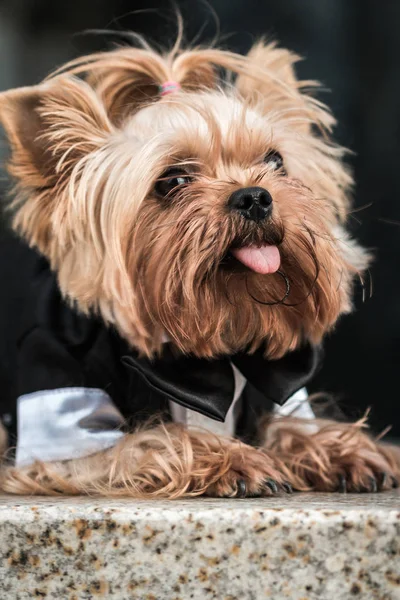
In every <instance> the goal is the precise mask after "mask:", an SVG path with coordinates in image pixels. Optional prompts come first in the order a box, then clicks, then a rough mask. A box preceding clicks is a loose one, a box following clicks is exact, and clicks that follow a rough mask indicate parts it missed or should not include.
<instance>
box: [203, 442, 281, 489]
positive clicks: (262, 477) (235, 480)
mask: <svg viewBox="0 0 400 600" xmlns="http://www.w3.org/2000/svg"><path fill="white" fill-rule="evenodd" d="M291 492H292V487H291V485H290V484H289V483H288V482H287V481H285V480H284V479H283V476H282V473H281V472H280V471H279V467H278V465H277V464H276V462H275V461H274V459H273V458H272V457H270V456H268V455H267V454H266V453H264V452H262V451H260V450H257V449H256V448H252V447H250V446H244V445H243V446H232V449H231V450H230V451H229V462H228V464H227V465H226V467H225V468H224V469H222V470H221V472H220V473H219V474H218V475H217V476H216V478H215V480H214V481H212V482H211V483H210V485H209V486H208V487H207V490H206V492H205V494H206V495H207V496H213V497H219V498H254V497H257V496H274V495H275V494H278V493H291Z"/></svg>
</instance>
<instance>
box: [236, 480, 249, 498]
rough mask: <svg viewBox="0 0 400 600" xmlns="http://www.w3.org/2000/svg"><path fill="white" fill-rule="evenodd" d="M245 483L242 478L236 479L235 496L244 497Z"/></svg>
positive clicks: (245, 491)
mask: <svg viewBox="0 0 400 600" xmlns="http://www.w3.org/2000/svg"><path fill="white" fill-rule="evenodd" d="M246 493H247V485H246V482H245V480H244V479H238V480H237V491H236V498H246Z"/></svg>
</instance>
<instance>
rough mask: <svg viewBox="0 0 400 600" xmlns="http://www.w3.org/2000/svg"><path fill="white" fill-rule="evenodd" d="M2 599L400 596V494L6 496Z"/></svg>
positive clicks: (1, 528) (1, 503)
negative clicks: (243, 497) (148, 497)
mask: <svg viewBox="0 0 400 600" xmlns="http://www.w3.org/2000/svg"><path fill="white" fill-rule="evenodd" d="M0 538H1V544H0V548H1V550H0V554H1V561H0V598H1V600H14V599H18V600H24V599H25V598H27V599H28V598H29V599H32V598H54V599H57V600H64V599H68V600H81V599H97V598H107V599H121V600H125V599H126V600H128V599H129V600H131V599H140V600H190V599H193V600H197V599H201V600H207V599H218V600H247V599H248V600H263V599H264V598H270V599H273V600H279V599H281V598H291V599H296V600H314V599H318V600H341V599H346V600H348V599H349V598H357V597H358V598H363V599H368V598H373V599H379V600H389V599H399V598H400V495H399V494H398V493H397V492H395V491H394V492H391V493H385V494H377V495H367V494H366V495H351V494H349V495H347V496H346V495H345V496H344V495H339V494H331V495H322V494H295V495H293V496H287V497H277V498H268V499H252V500H212V499H193V500H184V501H171V502H164V501H158V502H153V503H149V502H142V501H141V502H139V501H133V500H106V499H87V498H60V499H46V498H19V497H14V496H13V497H10V496H1V497H0Z"/></svg>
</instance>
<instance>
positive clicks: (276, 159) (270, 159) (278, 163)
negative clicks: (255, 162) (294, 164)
mask: <svg viewBox="0 0 400 600" xmlns="http://www.w3.org/2000/svg"><path fill="white" fill-rule="evenodd" d="M264 162H265V163H266V164H267V165H269V166H270V167H271V168H272V169H273V170H274V171H278V170H281V171H282V174H283V175H286V171H285V167H284V164H283V158H282V156H281V154H279V152H278V151H277V150H270V152H268V154H266V155H265V156H264Z"/></svg>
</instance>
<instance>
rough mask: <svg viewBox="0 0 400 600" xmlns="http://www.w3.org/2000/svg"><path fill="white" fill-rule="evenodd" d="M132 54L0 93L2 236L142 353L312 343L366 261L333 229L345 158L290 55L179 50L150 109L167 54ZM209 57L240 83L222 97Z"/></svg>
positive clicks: (260, 50)
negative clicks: (6, 184)
mask: <svg viewBox="0 0 400 600" xmlns="http://www.w3.org/2000/svg"><path fill="white" fill-rule="evenodd" d="M138 52H139V54H138ZM140 52H142V55H143V56H145V54H146V53H145V52H144V51H137V50H120V51H116V52H114V53H110V54H109V55H98V56H97V57H94V58H93V59H90V60H89V65H88V64H87V63H88V61H85V62H84V64H83V66H82V65H81V64H80V63H77V64H76V65H74V66H73V67H72V70H73V71H75V72H79V71H83V70H85V71H86V72H89V78H88V81H87V82H84V81H81V80H77V79H74V78H71V77H70V76H62V77H57V78H55V79H53V80H50V81H49V82H47V83H45V84H43V85H42V86H38V87H36V88H32V89H24V90H17V91H14V92H9V93H7V94H4V95H3V97H0V114H1V116H2V120H3V123H4V125H5V128H6V130H7V132H8V134H9V137H10V140H11V144H12V148H13V154H12V161H11V167H10V170H11V172H12V173H13V174H14V175H15V177H16V178H17V181H18V192H17V211H16V215H15V226H16V227H17V228H18V229H19V230H20V231H22V233H23V234H24V235H25V236H26V237H27V238H28V240H29V241H30V242H31V243H32V244H34V245H36V246H38V247H39V249H40V250H41V251H42V252H43V253H44V254H45V255H46V256H47V257H48V258H49V259H50V262H51V264H52V267H53V268H54V269H55V270H56V271H57V273H58V278H59V282H60V286H61V289H62V290H63V292H64V294H65V295H67V296H69V297H70V298H72V299H73V300H75V301H76V302H77V303H78V306H79V307H80V308H81V309H82V310H85V311H89V310H96V311H100V312H101V314H102V316H103V318H104V319H105V320H106V321H107V322H110V323H113V324H115V325H116V326H117V328H118V329H119V331H120V332H121V333H122V335H123V336H124V337H126V338H127V339H128V340H129V341H130V342H131V343H132V344H133V345H135V346H136V347H137V348H138V349H140V350H141V351H143V352H145V353H147V354H152V353H154V352H156V351H158V350H159V349H160V347H161V345H162V342H163V340H165V338H166V337H167V338H168V339H169V340H171V341H172V342H173V343H174V345H175V346H176V347H177V348H178V349H179V350H180V351H182V352H192V353H194V354H196V355H198V356H208V357H212V356H217V355H220V354H226V353H231V352H236V351H238V350H244V349H248V350H249V351H251V350H253V349H256V348H257V347H258V346H259V345H260V344H261V343H264V342H266V345H267V351H268V354H269V355H270V356H272V357H278V356H281V355H282V354H284V353H285V352H286V351H288V350H289V349H293V348H295V347H297V346H298V345H299V343H300V342H302V341H304V340H309V341H311V342H318V341H319V340H320V339H321V337H322V336H323V334H324V333H325V332H326V331H327V330H328V329H329V328H330V327H331V326H332V325H333V324H334V323H335V321H336V320H337V318H338V316H339V315H340V313H342V312H345V311H347V310H349V307H350V299H349V298H350V291H351V289H350V288H351V281H352V278H353V276H354V274H355V273H357V272H358V271H360V270H361V269H362V268H364V266H365V262H366V258H365V255H364V254H363V252H362V250H361V249H360V248H358V247H357V246H356V245H354V244H353V243H352V242H351V241H350V240H349V239H348V237H347V236H346V234H345V231H344V229H343V221H344V217H345V214H346V210H347V202H346V193H347V190H348V187H349V185H350V183H351V180H350V177H349V175H348V174H347V173H346V171H345V169H344V168H343V165H342V163H341V154H342V152H341V150H340V149H338V148H336V147H334V146H332V145H330V143H329V141H328V140H327V139H324V138H323V137H321V136H319V135H317V133H316V132H315V131H314V129H315V128H317V127H322V128H324V127H325V128H329V127H330V125H331V124H332V118H331V117H330V115H329V114H328V113H327V112H326V111H325V110H324V108H323V107H321V105H319V104H318V103H317V102H316V101H314V100H312V99H310V98H309V97H308V96H305V95H303V94H302V93H301V91H300V85H299V83H298V82H297V81H296V80H295V78H294V76H293V71H292V69H291V63H292V62H293V57H292V56H291V55H290V54H289V53H287V52H285V51H280V50H277V49H275V48H273V47H264V46H262V45H259V46H257V47H256V48H255V49H254V50H253V52H252V53H250V55H249V56H248V57H246V58H245V57H237V56H235V55H228V54H224V53H222V52H221V53H218V51H208V52H209V54H207V51H204V53H203V55H201V53H200V58H201V56H203V58H202V61H201V60H200V59H199V53H198V54H197V55H196V57H194V54H195V53H186V54H184V55H181V56H180V57H179V56H178V58H176V59H175V63H176V72H177V73H178V74H179V73H180V77H179V81H181V82H182V88H183V90H182V91H177V92H175V93H173V94H169V95H168V96H165V97H163V98H162V99H160V98H158V97H157V93H158V92H157V90H155V89H154V87H155V86H154V80H156V76H155V75H154V71H157V69H156V67H158V69H161V65H162V64H163V62H162V59H161V58H160V57H156V56H155V55H154V56H151V57H145V61H144V62H143V60H142V62H140V60H139V59H140V58H141V57H142V58H143V56H142V55H141V54H140ZM129 53H131V54H129ZM210 53H211V58H212V60H211V58H210ZM182 56H183V58H182ZM110 57H112V60H111V62H110ZM127 57H128V58H130V59H131V62H130V63H129V61H128V62H127ZM185 57H186V63H185V62H184V61H185ZM195 58H196V60H195ZM199 60H200V63H199ZM146 61H147V62H146ZM179 61H180V62H179ZM218 61H220V64H222V66H224V67H225V68H226V67H227V66H228V67H230V68H231V70H232V71H236V72H239V76H238V79H237V82H236V85H235V86H230V87H227V88H226V89H224V90H219V89H217V86H216V84H215V80H214V76H213V69H212V66H211V65H212V64H219V63H218ZM128 63H129V64H128ZM165 64H167V61H166V62H165ZM185 64H186V67H185ZM129 65H130V66H129ZM138 65H139V66H140V69H141V70H140V69H139V71H138V68H139V67H138ZM129 68H130V69H131V70H129ZM165 68H166V67H165ZM169 68H170V69H172V71H173V70H174V66H173V65H172V67H171V66H170V67H169ZM146 69H147V71H146ZM143 71H146V77H145V79H143V77H144V76H143ZM138 73H139V75H138ZM193 73H194V74H195V75H193ZM129 74H130V79H129ZM135 74H136V77H137V79H135ZM157 77H158V78H159V80H160V81H159V82H160V83H162V80H163V77H164V80H167V79H171V75H170V71H168V72H166V73H165V75H163V74H162V73H161V74H157ZM185 78H186V79H185ZM185 87H186V88H187V89H185ZM144 98H145V99H144ZM149 99H150V100H149Z"/></svg>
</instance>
